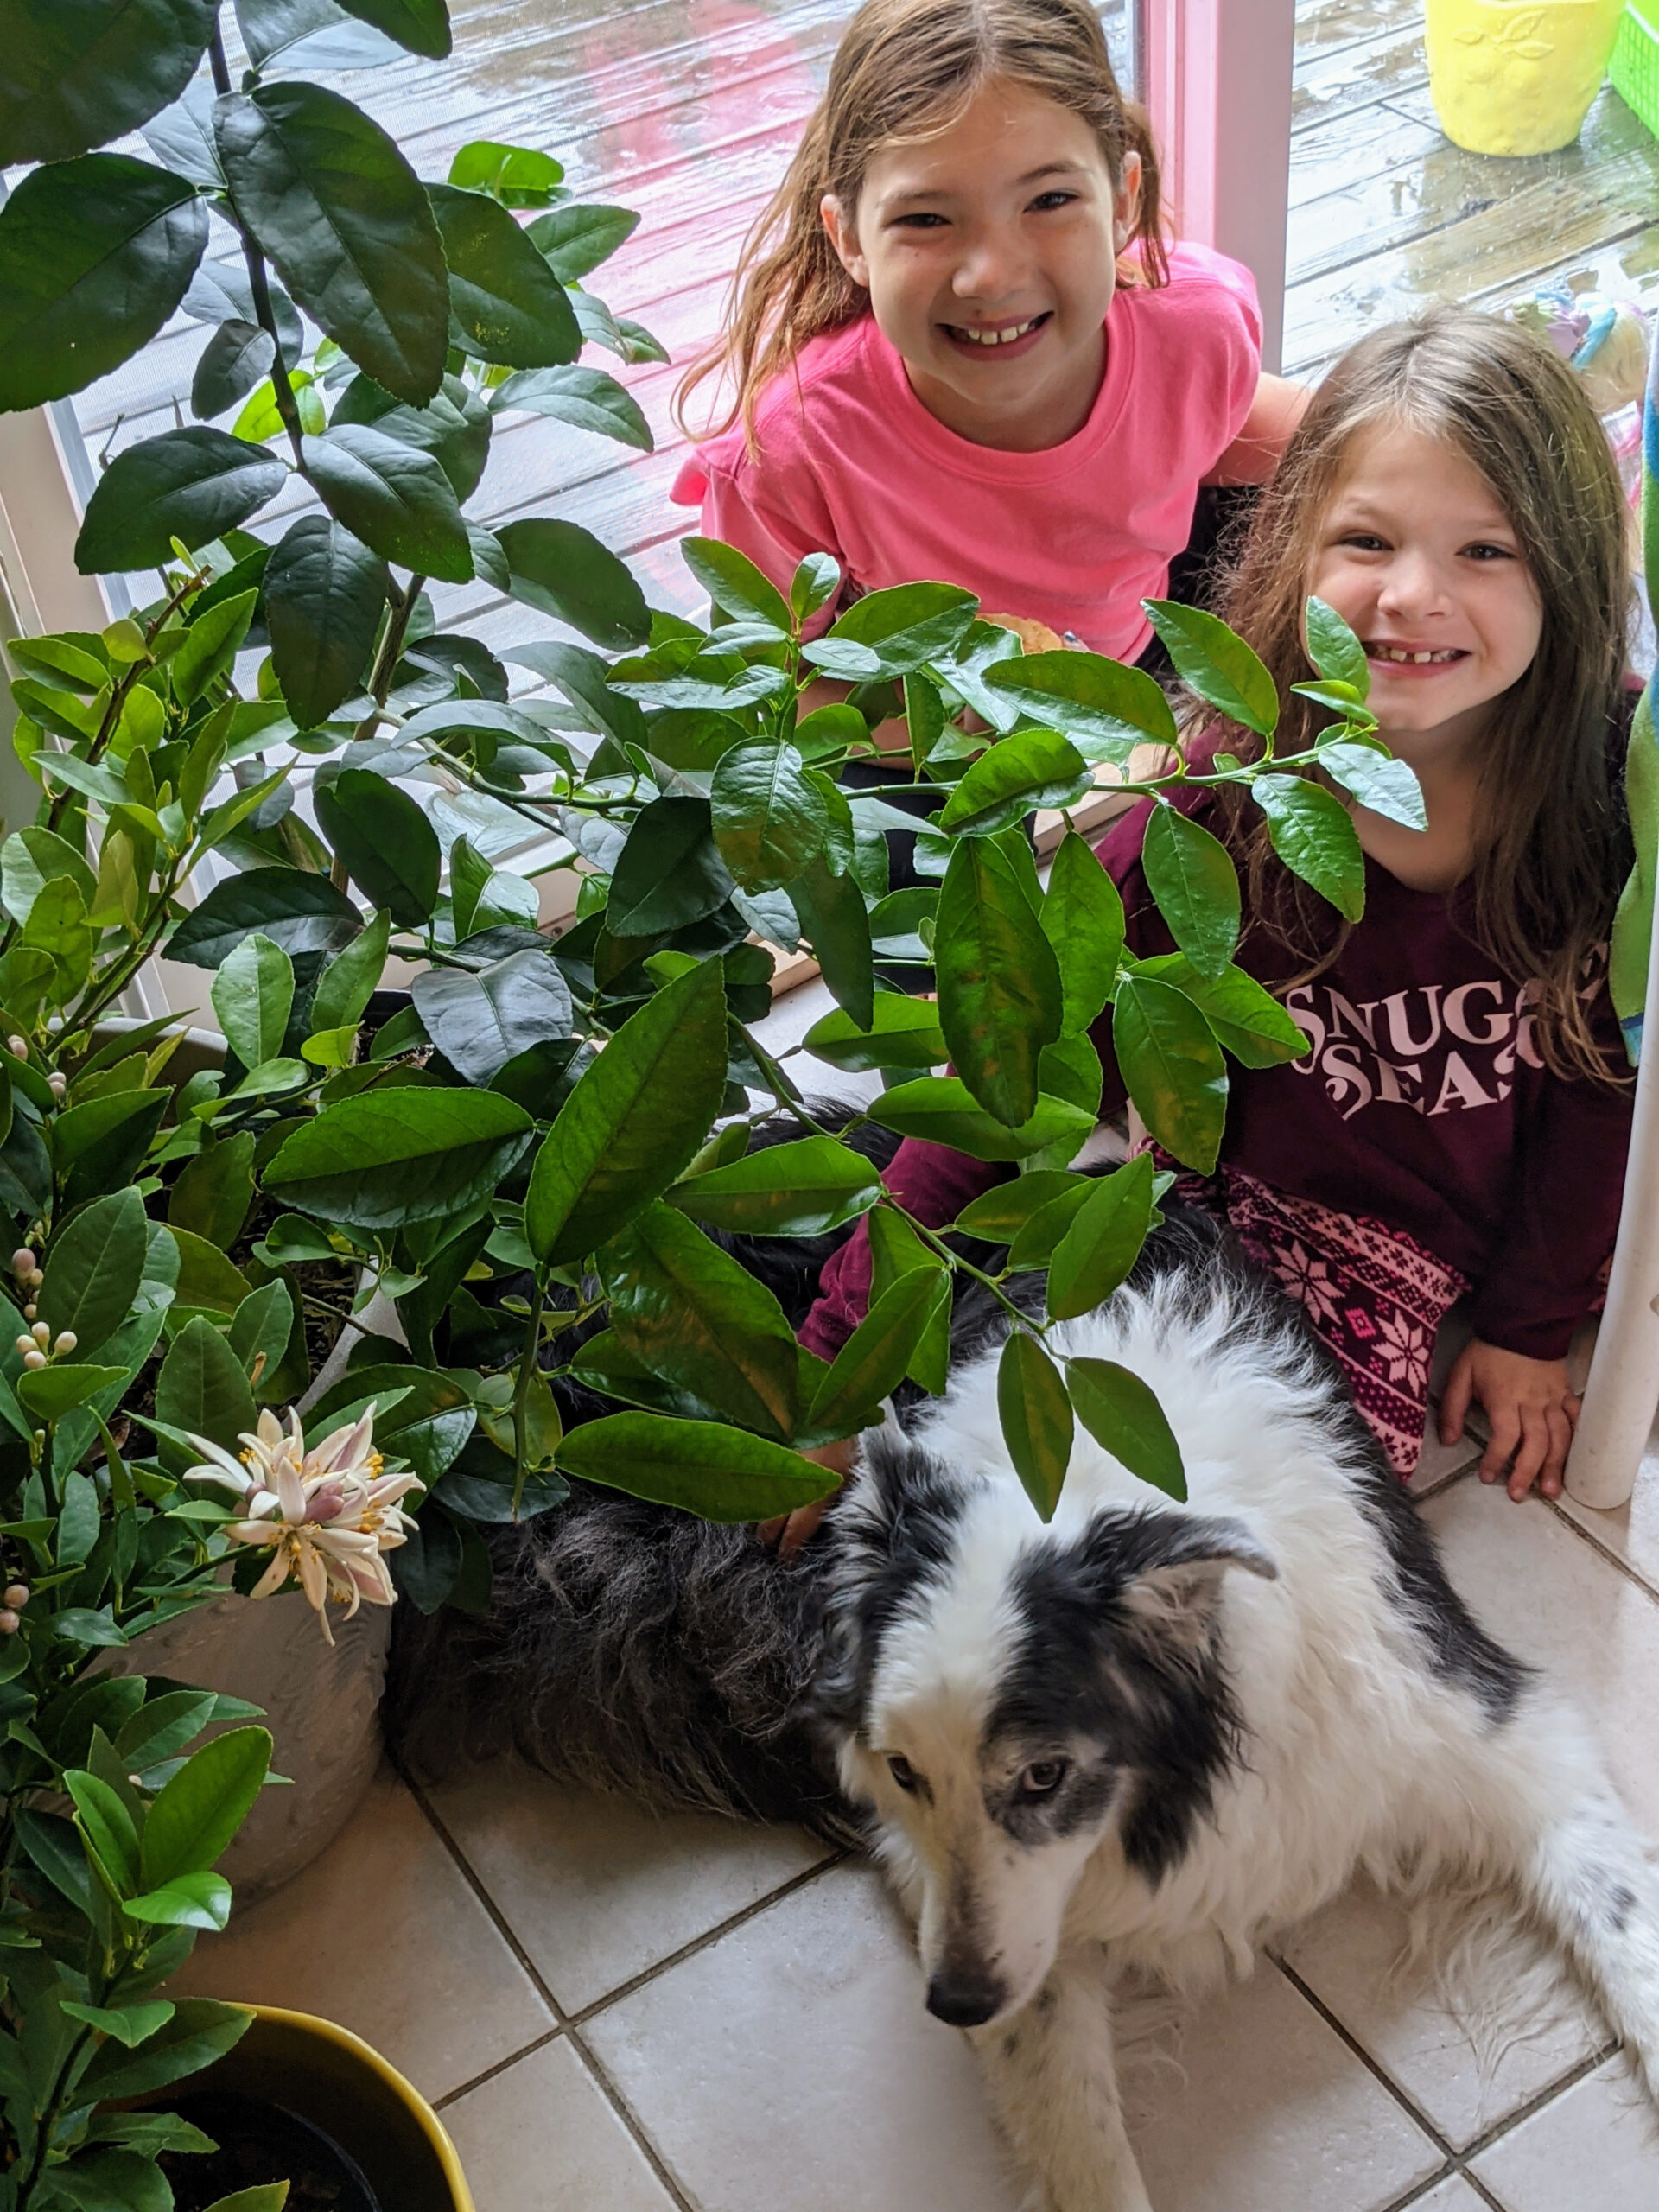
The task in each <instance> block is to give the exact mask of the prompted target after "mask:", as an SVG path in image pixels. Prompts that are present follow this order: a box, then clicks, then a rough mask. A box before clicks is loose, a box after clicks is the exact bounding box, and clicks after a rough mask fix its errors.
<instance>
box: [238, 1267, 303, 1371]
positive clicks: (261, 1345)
mask: <svg viewBox="0 0 1659 2212" xmlns="http://www.w3.org/2000/svg"><path fill="white" fill-rule="evenodd" d="M293 1333H294V1294H293V1293H292V1291H290V1290H289V1287H288V1285H287V1284H286V1283H285V1282H284V1281H283V1280H282V1278H281V1276H278V1277H277V1281H275V1282H268V1283H266V1284H264V1287H262V1288H260V1289H258V1290H255V1291H251V1292H250V1293H249V1294H248V1295H247V1297H245V1299H244V1300H242V1302H241V1304H240V1305H239V1306H238V1307H237V1309H236V1313H235V1317H234V1319H232V1323H231V1350H232V1351H233V1352H234V1353H235V1354H236V1356H237V1357H238V1359H239V1360H240V1361H241V1363H242V1365H243V1368H244V1370H245V1372H246V1375H247V1377H248V1382H249V1385H250V1387H251V1389H252V1390H253V1393H254V1395H255V1396H256V1397H257V1396H259V1395H262V1394H261V1391H260V1387H259V1386H260V1384H261V1383H263V1382H264V1381H265V1379H266V1378H267V1377H268V1376H274V1375H276V1373H277V1369H278V1368H279V1367H280V1366H281V1365H282V1363H283V1353H284V1352H285V1351H287V1350H288V1345H289V1339H290V1338H291V1337H292V1336H293ZM256 1368H257V1370H258V1372H257V1375H256V1374H255V1371H254V1370H255V1369H256ZM263 1395H265V1396H267V1397H269V1396H270V1390H269V1389H266V1390H265V1391H264V1393H263Z"/></svg>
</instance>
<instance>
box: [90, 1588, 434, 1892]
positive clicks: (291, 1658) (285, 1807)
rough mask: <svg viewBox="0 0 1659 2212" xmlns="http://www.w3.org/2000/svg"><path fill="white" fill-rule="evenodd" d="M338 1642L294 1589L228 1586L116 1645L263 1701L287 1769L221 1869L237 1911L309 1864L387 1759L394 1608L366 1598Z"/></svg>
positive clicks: (125, 1667)
mask: <svg viewBox="0 0 1659 2212" xmlns="http://www.w3.org/2000/svg"><path fill="white" fill-rule="evenodd" d="M333 1627H334V1645H333V1648H332V1649H331V1648H330V1647H329V1645H328V1644H327V1643H325V1642H324V1641H323V1637H322V1631H321V1629H320V1628H319V1627H318V1626H317V1617H316V1615H315V1613H314V1612H313V1611H312V1610H311V1608H310V1606H309V1605H307V1603H306V1602H305V1599H303V1598H302V1596H301V1595H300V1594H299V1592H297V1591H294V1590H287V1591H283V1592H282V1593H281V1594H280V1595H279V1596H277V1597H274V1598H261V1599H257V1601H256V1600H255V1599H251V1598H239V1597H236V1596H231V1597H226V1598H222V1599H219V1601H218V1602H217V1603H216V1604H213V1605H203V1606H201V1607H200V1609H199V1610H198V1611H195V1612H194V1613H185V1614H181V1616H180V1617H179V1618H178V1619H176V1620H171V1621H166V1622H164V1623H163V1624H162V1626H161V1627H160V1628H156V1629H149V1630H146V1631H145V1633H144V1634H143V1635H142V1636H140V1637H137V1638H135V1640H134V1641H133V1643H130V1644H129V1645H128V1646H127V1647H126V1648H125V1649H124V1650H123V1651H122V1652H121V1653H120V1655H119V1659H118V1664H119V1666H120V1669H121V1671H122V1672H123V1673H124V1674H132V1675H139V1674H142V1675H166V1676H168V1678H169V1679H170V1680H172V1681H178V1682H183V1683H188V1685H189V1686H190V1688H193V1689H197V1688H199V1689H210V1690H219V1691H222V1692H223V1693H224V1694H226V1696H228V1697H240V1698H246V1699H247V1700H249V1702H250V1703H251V1704H253V1705H257V1706H262V1707H264V1713H265V1719H264V1723H263V1725H264V1726H265V1727H267V1728H269V1729H270V1732H271V1735H272V1737H273V1738H275V1741H276V1750H275V1751H274V1753H273V1754H272V1758H271V1765H272V1767H273V1768H274V1769H275V1770H276V1772H277V1773H278V1774H283V1775H286V1776H287V1777H289V1781H290V1782H291V1783H292V1784H293V1787H292V1788H291V1789H285V1788H283V1787H282V1786H281V1785H280V1784H277V1785H273V1786H272V1787H270V1788H268V1789H262V1790H261V1791H260V1793H259V1796H258V1800H257V1803H256V1804H255V1806H254V1808H253V1810H252V1812H251V1813H250V1814H249V1815H248V1817H247V1819H246V1821H245V1822H244V1823H243V1825H242V1827H241V1829H240V1831H239V1833H238V1835H237V1837H236V1839H235V1840H234V1842H232V1845H231V1847H230V1849H229V1850H228V1851H227V1852H226V1854H225V1856H224V1858H223V1859H221V1860H220V1861H219V1872H221V1873H222V1874H223V1875H224V1876H225V1878H226V1880H227V1881H229V1882H230V1883H231V1885H232V1887H233V1888H234V1889H235V1891H236V1902H237V1910H238V1911H241V1910H244V1909H245V1907H246V1906H248V1905H250V1904H254V1903H256V1902H257V1899H258V1898H260V1897H264V1896H267V1895H268V1894H269V1893H270V1891H272V1890H274V1889H276V1888H277V1887H278V1886H279V1885H281V1884H282V1883H283V1882H286V1881H289V1880H291V1879H292V1878H293V1877H294V1876H295V1875H296V1874H297V1873H299V1872H302V1869H303V1868H305V1867H307V1866H309V1865H310V1863H311V1861H312V1860H313V1859H315V1858H316V1857H317V1856H318V1855H319V1853H321V1852H323V1851H325V1850H326V1849H327V1847H328V1846H329V1845H330V1844H331V1843H332V1842H333V1841H334V1838H335V1837H336V1836H337V1835H338V1834H339V1833H340V1829H341V1828H342V1827H345V1825H346V1821H348V1820H349V1819H350V1818H351V1816H352V1815H353V1812H355V1811H356V1809H357V1806H358V1803H359V1800H360V1799H361V1797H362V1796H363V1793H364V1792H365V1790H366V1789H367V1788H368V1786H369V1784H370V1783H371V1782H372V1780H373V1778H374V1773H375V1770H376V1768H377V1767H378V1765H379V1764H380V1755H381V1742H380V1710H379V1708H380V1693H381V1690H382V1688H383V1687H384V1685H385V1677H386V1651H387V1648H388V1646H389V1644H390V1643H391V1609H390V1607H388V1606H385V1605H365V1606H363V1607H362V1608H361V1609H360V1610H359V1612H358V1614H357V1617H356V1618H355V1619H354V1620H350V1621H346V1620H340V1619H339V1618H336V1619H335V1620H334V1623H333Z"/></svg>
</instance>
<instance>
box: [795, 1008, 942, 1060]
mask: <svg viewBox="0 0 1659 2212" xmlns="http://www.w3.org/2000/svg"><path fill="white" fill-rule="evenodd" d="M801 1041H802V1043H803V1044H804V1046H806V1049H807V1051H808V1052H810V1053H811V1054H812V1056H813V1058H815V1059H819V1060H828V1062H829V1065H830V1066H831V1067H833V1068H848V1069H852V1070H858V1071H861V1070H863V1069H866V1068H933V1067H938V1066H939V1065H941V1064H942V1063H943V1062H944V1061H945V1060H948V1059H949V1058H950V1046H948V1045H947V1044H946V1043H945V1041H944V1031H943V1030H942V1029H941V1028H940V1027H939V1017H938V1008H937V1007H933V1006H931V1005H930V1004H929V1002H928V1001H927V1000H925V999H912V998H906V997H905V996H903V995H901V994H900V993H899V992H897V991H878V992H877V993H876V995H875V999H874V1020H872V1022H871V1024H870V1027H868V1029H861V1028H860V1027H859V1026H858V1024H857V1023H856V1022H855V1020H853V1018H852V1016H851V1014H848V1013H846V1012H845V1011H844V1010H843V1009H842V1007H836V1009H835V1011H834V1012H833V1013H832V1014H823V1015H822V1016H821V1017H820V1018H819V1020H817V1021H815V1022H814V1023H813V1025H812V1027H810V1029H809V1030H808V1031H807V1033H806V1035H805V1036H804V1038H803V1039H802V1040H801Z"/></svg>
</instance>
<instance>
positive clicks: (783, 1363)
mask: <svg viewBox="0 0 1659 2212" xmlns="http://www.w3.org/2000/svg"><path fill="white" fill-rule="evenodd" d="M595 1264H596V1266H597V1267H598V1269H599V1276H600V1281H601V1284H602V1285H603V1287H604V1289H605V1292H606V1294H607V1297H608V1298H609V1300H610V1301H611V1326H612V1328H613V1330H614V1331H615V1332H616V1335H617V1338H618V1341H619V1342H620V1344H621V1346H622V1348H623V1349H624V1351H627V1352H630V1353H632V1356H633V1357H635V1358H636V1359H638V1360H639V1362H640V1363H642V1365H644V1366H645V1367H646V1368H648V1369H649V1370H651V1372H652V1374H654V1375H659V1376H663V1377H664V1379H665V1380H666V1381H668V1382H671V1383H675V1384H676V1385H677V1387H678V1388H679V1389H683V1390H688V1391H690V1392H692V1393H694V1394H695V1395H696V1396H697V1397H699V1398H701V1399H702V1401H703V1402H704V1403H705V1404H707V1405H709V1406H712V1407H713V1408H715V1411H716V1412H718V1413H720V1414H723V1415H725V1417H726V1418H727V1419H728V1420H729V1421H737V1422H739V1423H740V1424H741V1426H742V1427H745V1428H749V1429H758V1430H759V1431H760V1433H762V1434H763V1435H772V1436H774V1437H776V1438H777V1439H778V1440H779V1441H780V1442H783V1443H787V1442H788V1440H789V1439H790V1438H791V1436H792V1435H793V1434H794V1433H795V1418H796V1402H795V1393H796V1381H797V1376H798V1367H799V1363H798V1359H797V1357H796V1344H795V1337H794V1332H793V1331H792V1330H791V1328H790V1325H789V1323H788V1322H787V1321H786V1320H785V1318H784V1312H783V1308H782V1307H781V1306H779V1303H778V1300H777V1299H776V1298H775V1297H774V1296H773V1295H772V1293H771V1292H770V1291H769V1290H767V1289H766V1288H765V1287H764V1286H763V1285H762V1284H760V1283H759V1282H757V1281H755V1279H754V1277H753V1275H752V1274H749V1273H748V1272H747V1269H746V1268H742V1267H740V1266H739V1264H738V1262H736V1261H735V1260H734V1259H733V1258H731V1256H730V1255H728V1253H725V1252H722V1251H721V1249H720V1247H719V1245H718V1244H715V1243H713V1242H712V1240H711V1239H710V1238H709V1237H707V1236H704V1235H703V1233H702V1230H700V1229H698V1228H696V1227H695V1226H694V1225H693V1224H691V1223H690V1222H689V1221H687V1220H686V1219H685V1217H683V1215H682V1214H678V1213H676V1212H675V1211H674V1210H673V1209H672V1207H671V1206H665V1205H649V1206H646V1207H645V1209H644V1210H643V1211H640V1212H639V1213H638V1214H637V1215H636V1216H635V1217H634V1218H633V1219H632V1221H630V1222H629V1223H628V1224H627V1225H626V1228H624V1229H622V1230H620V1231H619V1232H618V1234H617V1235H616V1236H613V1238H612V1239H611V1240H610V1242H609V1243H607V1244H606V1245H604V1246H603V1247H601V1249H600V1252H599V1254H598V1256H597V1259H596V1262H595Z"/></svg>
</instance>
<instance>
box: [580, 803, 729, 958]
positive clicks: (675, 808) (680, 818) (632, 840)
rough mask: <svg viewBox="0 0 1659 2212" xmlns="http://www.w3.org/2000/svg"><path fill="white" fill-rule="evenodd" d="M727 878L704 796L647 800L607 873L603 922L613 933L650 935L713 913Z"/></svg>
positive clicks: (725, 896)
mask: <svg viewBox="0 0 1659 2212" xmlns="http://www.w3.org/2000/svg"><path fill="white" fill-rule="evenodd" d="M731 893H732V879H731V877H730V876H729V875H728V873H727V870H726V864H725V862H724V861H722V860H721V856H720V854H719V851H718V849H716V847H715V841H714V834H713V826H712V823H711V821H710V816H709V801H708V800H707V799H702V798H679V797H674V798H656V799H652V802H651V804H650V805H649V806H642V807H641V808H640V810H639V813H638V814H637V815H636V816H635V817H634V820H633V827H632V829H630V830H629V832H628V835H627V839H626V842H625V843H624V845H623V847H622V849H621V851H620V853H619V854H618V855H617V858H616V862H615V865H614V867H613V869H612V872H611V890H610V898H609V899H608V901H607V906H606V909H605V919H606V923H607V926H608V928H609V929H610V931H611V933H612V935H613V936H614V937H652V936H654V935H656V934H658V932H659V931H665V930H676V929H683V928H684V927H685V926H686V925H687V924H688V923H690V922H700V921H702V920H703V919H704V918H706V917H707V916H708V915H709V914H712V913H715V912H717V911H718V910H719V909H720V908H721V906H724V905H725V904H726V901H727V900H728V899H729V898H730V896H731Z"/></svg>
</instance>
